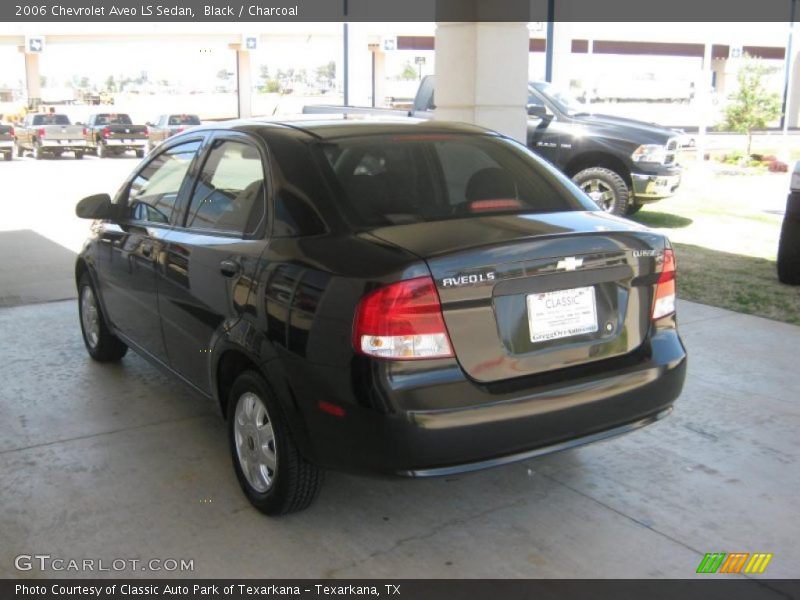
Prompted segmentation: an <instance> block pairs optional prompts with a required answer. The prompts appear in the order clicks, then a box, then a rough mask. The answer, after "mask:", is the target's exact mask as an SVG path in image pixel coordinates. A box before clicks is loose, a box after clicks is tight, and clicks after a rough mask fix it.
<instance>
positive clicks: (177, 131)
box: [175, 127, 183, 133]
mask: <svg viewBox="0 0 800 600" xmlns="http://www.w3.org/2000/svg"><path fill="white" fill-rule="evenodd" d="M175 133H183V127H178V128H177V129H176V130H175Z"/></svg>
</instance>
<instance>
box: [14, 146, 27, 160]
mask: <svg viewBox="0 0 800 600" xmlns="http://www.w3.org/2000/svg"><path fill="white" fill-rule="evenodd" d="M14 147H15V148H16V150H17V158H22V157H23V156H24V155H25V149H24V148H23V147H22V145H21V144H20V143H19V142H17V143H16V144H15V146H14Z"/></svg>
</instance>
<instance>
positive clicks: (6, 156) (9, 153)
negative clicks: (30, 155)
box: [3, 152, 14, 160]
mask: <svg viewBox="0 0 800 600" xmlns="http://www.w3.org/2000/svg"><path fill="white" fill-rule="evenodd" d="M12 158H14V154H13V153H12V152H6V153H5V154H4V155H3V159H4V160H11V159H12Z"/></svg>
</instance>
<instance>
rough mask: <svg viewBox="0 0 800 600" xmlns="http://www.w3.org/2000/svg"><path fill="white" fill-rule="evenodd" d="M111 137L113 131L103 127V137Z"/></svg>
mask: <svg viewBox="0 0 800 600" xmlns="http://www.w3.org/2000/svg"><path fill="white" fill-rule="evenodd" d="M109 135H111V130H110V129H109V128H108V127H103V137H104V138H107V137H108V136H109Z"/></svg>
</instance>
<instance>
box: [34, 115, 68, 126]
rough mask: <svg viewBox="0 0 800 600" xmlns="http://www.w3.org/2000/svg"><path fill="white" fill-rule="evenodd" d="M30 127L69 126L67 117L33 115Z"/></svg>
mask: <svg viewBox="0 0 800 600" xmlns="http://www.w3.org/2000/svg"><path fill="white" fill-rule="evenodd" d="M32 125H69V117H67V115H34V116H33V122H32Z"/></svg>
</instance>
